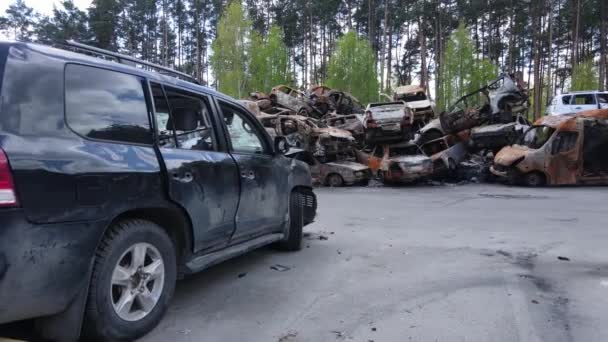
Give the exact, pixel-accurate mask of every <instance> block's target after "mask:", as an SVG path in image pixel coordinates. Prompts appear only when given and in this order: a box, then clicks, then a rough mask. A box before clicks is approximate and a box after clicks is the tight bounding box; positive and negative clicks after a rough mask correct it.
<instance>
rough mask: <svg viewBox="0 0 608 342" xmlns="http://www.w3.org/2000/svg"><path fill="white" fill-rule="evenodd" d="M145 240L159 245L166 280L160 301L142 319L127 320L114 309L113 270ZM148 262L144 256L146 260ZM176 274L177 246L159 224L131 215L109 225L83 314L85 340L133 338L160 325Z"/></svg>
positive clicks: (97, 259)
mask: <svg viewBox="0 0 608 342" xmlns="http://www.w3.org/2000/svg"><path fill="white" fill-rule="evenodd" d="M142 243H145V244H148V245H151V246H153V247H154V248H156V251H157V252H158V254H159V255H160V257H161V258H162V259H161V260H162V263H163V266H164V273H163V274H164V281H163V282H162V285H161V292H160V296H159V297H158V301H157V302H156V303H155V304H154V306H153V307H152V309H151V310H150V312H149V313H147V315H145V316H144V317H142V318H141V319H139V320H134V321H128V320H125V319H123V318H121V317H119V315H118V314H117V312H116V311H115V309H114V306H113V300H114V299H113V298H112V296H113V291H114V287H113V286H114V285H112V274H113V272H114V269H115V267H117V266H116V265H117V263H118V262H119V261H120V260H121V259H122V258H124V257H125V255H128V254H125V253H127V252H128V251H129V249H130V248H132V246H134V245H136V244H142ZM148 250H150V249H148ZM131 257H133V255H131ZM145 258H148V256H147V254H144V259H145ZM145 262H146V261H145V260H144V264H145ZM176 278H177V264H176V253H175V247H174V244H173V242H172V241H171V238H170V237H169V236H168V235H167V233H166V232H165V231H164V230H163V229H162V228H161V227H160V226H158V225H156V224H154V223H152V222H149V221H144V220H138V219H131V220H125V221H122V222H119V223H117V224H115V225H114V226H112V227H110V229H109V230H108V232H107V233H106V234H105V236H104V237H103V239H102V241H101V243H100V245H99V247H98V249H97V252H96V257H95V264H94V267H93V274H92V277H91V284H90V286H89V294H88V298H87V307H86V311H85V316H84V325H83V335H84V336H85V340H98V341H132V340H135V339H137V338H140V337H142V336H144V335H145V334H147V333H148V332H149V331H151V330H152V329H153V328H154V327H156V326H157V325H158V323H159V322H160V320H161V319H162V317H163V315H164V314H165V312H166V310H167V307H168V305H169V302H170V300H171V298H172V297H173V292H174V290H175V281H176ZM145 286H147V285H145ZM124 291H127V290H126V289H125V290H124ZM135 301H136V300H134V301H133V303H134V304H133V305H135Z"/></svg>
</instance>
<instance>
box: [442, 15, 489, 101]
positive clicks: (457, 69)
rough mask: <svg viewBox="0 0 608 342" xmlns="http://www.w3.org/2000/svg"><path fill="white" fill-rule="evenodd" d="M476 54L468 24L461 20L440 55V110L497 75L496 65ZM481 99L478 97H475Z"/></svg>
mask: <svg viewBox="0 0 608 342" xmlns="http://www.w3.org/2000/svg"><path fill="white" fill-rule="evenodd" d="M477 55H478V54H477V51H476V49H475V46H474V44H473V41H472V39H471V37H470V33H469V30H468V28H467V27H466V26H465V25H464V23H460V25H459V26H458V29H457V30H456V31H454V33H452V35H451V37H450V40H449V41H448V44H447V47H446V49H445V53H444V55H443V56H442V59H443V63H442V79H441V82H440V83H439V94H437V107H438V108H439V109H440V110H447V109H449V107H450V105H452V104H453V103H454V102H456V101H457V100H458V99H459V98H460V97H462V96H464V95H466V94H468V93H471V92H473V91H475V90H477V89H479V88H481V87H483V86H484V85H486V84H487V83H488V82H489V81H491V80H493V79H495V78H496V76H497V74H498V67H497V66H496V65H494V64H493V63H491V62H490V61H489V60H487V59H479V58H478V57H477ZM482 100H483V99H482V98H481V97H480V98H479V99H478V101H482ZM471 104H475V103H471Z"/></svg>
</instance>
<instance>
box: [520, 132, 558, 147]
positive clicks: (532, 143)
mask: <svg viewBox="0 0 608 342" xmlns="http://www.w3.org/2000/svg"><path fill="white" fill-rule="evenodd" d="M553 132H555V129H554V128H551V127H548V126H535V127H532V128H530V129H529V130H528V131H527V132H526V134H525V135H524V137H523V139H522V145H524V146H527V147H529V148H532V149H538V148H541V147H542V146H543V145H544V144H545V143H546V142H547V140H549V138H550V137H551V135H553Z"/></svg>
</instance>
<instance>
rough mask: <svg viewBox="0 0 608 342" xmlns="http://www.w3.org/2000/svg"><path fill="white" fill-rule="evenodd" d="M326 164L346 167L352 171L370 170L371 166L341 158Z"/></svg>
mask: <svg viewBox="0 0 608 342" xmlns="http://www.w3.org/2000/svg"><path fill="white" fill-rule="evenodd" d="M325 165H330V166H333V167H338V168H346V169H349V170H351V171H365V170H368V169H369V167H367V165H363V164H360V163H357V162H353V161H348V160H339V161H335V162H331V163H326V164H325Z"/></svg>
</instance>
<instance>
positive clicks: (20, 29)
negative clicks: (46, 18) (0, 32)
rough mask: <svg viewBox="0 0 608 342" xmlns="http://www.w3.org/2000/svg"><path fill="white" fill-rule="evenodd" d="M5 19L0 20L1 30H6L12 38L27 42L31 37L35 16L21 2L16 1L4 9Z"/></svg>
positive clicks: (32, 11)
mask: <svg viewBox="0 0 608 342" xmlns="http://www.w3.org/2000/svg"><path fill="white" fill-rule="evenodd" d="M5 13H6V17H5V18H3V19H2V20H0V21H1V22H2V26H3V27H2V28H3V29H7V30H8V31H9V32H10V33H11V34H12V38H13V39H16V40H21V41H29V40H30V38H31V36H32V30H31V27H32V25H33V24H34V19H35V14H34V10H33V9H32V8H31V7H28V6H27V5H26V4H25V2H23V0H16V1H15V2H14V3H13V4H11V5H10V6H8V8H7V9H6V12H5Z"/></svg>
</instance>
